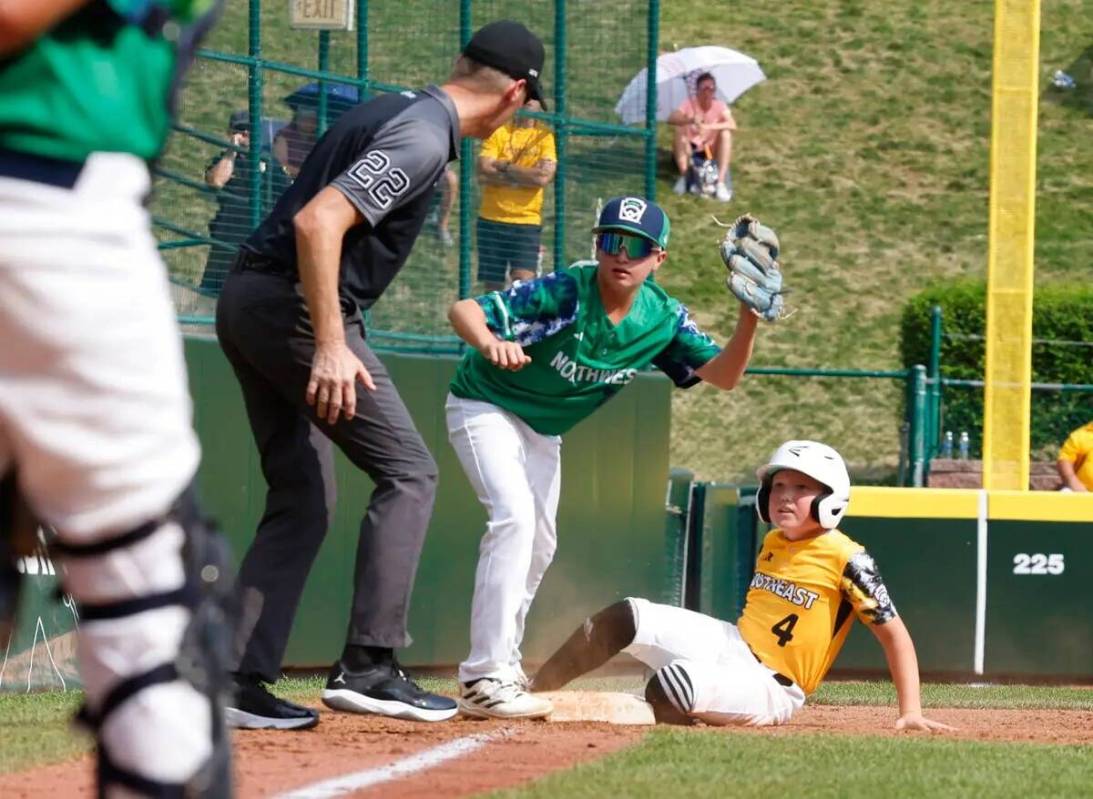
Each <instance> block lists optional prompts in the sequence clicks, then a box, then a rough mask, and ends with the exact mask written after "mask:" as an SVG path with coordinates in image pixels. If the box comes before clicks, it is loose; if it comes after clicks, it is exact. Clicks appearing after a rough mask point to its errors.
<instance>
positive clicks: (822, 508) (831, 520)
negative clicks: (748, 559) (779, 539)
mask: <svg viewBox="0 0 1093 799" xmlns="http://www.w3.org/2000/svg"><path fill="white" fill-rule="evenodd" d="M781 469H796V470H797V471H798V472H801V473H802V474H807V475H808V476H809V477H811V478H812V479H813V480H815V481H817V482H818V483H823V485H825V486H826V487H827V489H828V490H827V493H826V494H820V495H819V496H818V497H816V499H815V501H813V503H812V518H814V519H815V520H816V521H818V522H819V523H820V526H821V527H823V528H824V529H825V530H831V529H834V528H835V527H838V525H839V520H840V519H842V517H843V514H844V513H846V506H847V505H848V504H849V503H850V475H849V474H847V471H846V464H845V463H844V462H843V459H842V456H841V455H839V453H838V452H836V451H835V450H834V449H832V448H831V447H829V446H828V445H827V444H821V443H820V442H818V441H787V442H786V443H785V444H783V445H782V446H780V447H778V449H776V450H775V451H774V454H773V455H772V456H771V458H770V463H768V464H767V465H766V466H760V467H759V468H758V469H756V470H755V476H756V477H758V478H759V494H758V495H757V496H756V499H755V512H756V513H758V514H759V518H760V519H762V520H763V521H765V522H768V523H769V522H770V512H769V509H768V508H767V505H768V504H769V502H770V484H771V480H772V479H773V478H774V474H775V472H777V471H779V470H781Z"/></svg>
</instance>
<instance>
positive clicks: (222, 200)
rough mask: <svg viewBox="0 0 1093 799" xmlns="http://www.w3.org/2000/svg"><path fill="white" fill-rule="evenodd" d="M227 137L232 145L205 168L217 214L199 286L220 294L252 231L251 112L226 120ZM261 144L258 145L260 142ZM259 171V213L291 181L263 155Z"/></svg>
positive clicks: (210, 233)
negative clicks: (244, 241)
mask: <svg viewBox="0 0 1093 799" xmlns="http://www.w3.org/2000/svg"><path fill="white" fill-rule="evenodd" d="M228 141H229V142H231V145H232V146H231V147H229V148H227V149H226V150H223V151H222V152H221V153H220V154H219V155H217V156H216V157H214V158H213V159H212V160H211V161H210V162H209V165H208V166H207V167H206V168H205V183H206V184H207V185H208V186H211V187H212V188H214V189H218V191H217V194H216V203H217V210H216V215H215V216H214V217H213V218H212V220H210V222H209V237H210V238H211V239H213V243H212V244H211V245H209V257H208V260H207V261H206V262H205V273H204V274H203V275H202V277H201V285H200V286H198V290H199V291H200V292H201V293H203V294H213V295H215V294H219V293H220V287H221V285H222V284H223V282H224V276H225V275H227V273H228V269H229V268H231V264H232V261H233V260H234V258H235V253H236V250H237V249H238V248H239V245H240V244H241V243H242V241H243V239H245V238H246V237H247V236H248V235H249V234H250V231H251V228H252V227H253V223H254V219H253V218H252V214H251V192H252V191H253V189H252V187H251V174H252V173H251V162H250V157H249V154H248V152H247V150H248V149H249V148H250V143H251V137H250V114H249V113H248V112H247V111H236V112H235V113H233V114H232V115H231V119H230V120H229V121H228ZM259 146H261V145H259ZM258 171H259V174H260V175H261V184H260V189H261V209H260V214H259V215H260V216H261V215H264V214H266V213H267V212H268V211H269V209H270V208H272V207H273V203H274V202H276V200H277V198H278V197H280V196H281V193H282V192H283V191H284V190H285V189H287V188H288V186H289V184H290V183H292V180H291V178H289V176H288V174H286V173H285V171H284V170H283V169H282V168H281V166H280V165H279V164H278V163H277V162H276V161H273V162H271V161H270V158H269V156H268V155H265V154H264V155H263V157H262V158H261V160H259V162H258Z"/></svg>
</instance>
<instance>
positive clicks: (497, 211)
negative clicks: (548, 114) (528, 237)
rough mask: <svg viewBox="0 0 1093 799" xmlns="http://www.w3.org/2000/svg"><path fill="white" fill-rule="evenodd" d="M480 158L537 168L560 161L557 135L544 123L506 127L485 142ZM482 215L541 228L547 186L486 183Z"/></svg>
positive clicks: (483, 189)
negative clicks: (542, 163)
mask: <svg viewBox="0 0 1093 799" xmlns="http://www.w3.org/2000/svg"><path fill="white" fill-rule="evenodd" d="M479 155H480V156H484V157H486V158H492V159H494V160H495V161H507V162H509V163H510V164H516V165H517V166H522V167H535V166H538V165H539V162H540V161H557V160H558V155H557V152H556V151H555V149H554V134H553V133H551V131H550V129H549V128H547V127H545V126H544V125H543V124H542V123H541V122H536V123H535V125H534V127H522V126H521V125H518V124H516V123H514V122H509V123H508V124H507V125H502V126H501V127H499V128H498V129H497V130H495V131H494V132H493V135H491V136H490V137H489V138H488V139H486V140H485V141H484V142H482V151H481V152H480V153H479ZM478 215H479V216H481V217H482V218H483V219H488V220H490V221H491V222H505V223H506V224H510V225H541V224H543V187H542V186H505V185H498V184H496V183H486V184H483V186H482V205H481V208H480V209H479V212H478Z"/></svg>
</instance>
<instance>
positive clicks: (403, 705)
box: [323, 661, 459, 721]
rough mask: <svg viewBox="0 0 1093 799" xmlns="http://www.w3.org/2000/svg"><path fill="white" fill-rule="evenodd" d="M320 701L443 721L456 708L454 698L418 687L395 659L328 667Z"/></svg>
mask: <svg viewBox="0 0 1093 799" xmlns="http://www.w3.org/2000/svg"><path fill="white" fill-rule="evenodd" d="M323 704H324V705H326V706H327V707H329V708H332V709H334V710H346V711H349V712H350V713H378V714H379V715H381V716H391V717H393V718H396V719H411V720H413V721H444V720H445V719H450V718H451V717H452V716H454V715H455V714H456V713H458V712H459V706H458V705H457V704H456V702H455V700H454V699H451V698H449V697H447V696H439V695H437V694H431V693H429V692H428V691H425V690H422V688H421V686H419V685H418V684H417V683H415V682H414V681H413V680H411V679H410V677H409V676H408V675H407V674H406V672H404V671H403V670H402V668H401V667H400V666H399V664H398V663H397V662H391V663H383V664H379V665H376V666H372V667H371V668H369V669H368V670H366V671H360V672H351V671H349V670H348V669H347V668H345V667H344V666H343V665H342V664H341V662H340V661H339V662H338V663H335V664H334V665H333V666H332V667H331V669H330V677H329V678H328V679H327V681H326V689H325V690H324V691H323Z"/></svg>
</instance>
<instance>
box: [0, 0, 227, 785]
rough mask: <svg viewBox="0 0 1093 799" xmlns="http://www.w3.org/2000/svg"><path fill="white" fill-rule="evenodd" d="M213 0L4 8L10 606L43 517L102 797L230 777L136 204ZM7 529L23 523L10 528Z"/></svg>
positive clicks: (0, 10)
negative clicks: (21, 556) (66, 600)
mask: <svg viewBox="0 0 1093 799" xmlns="http://www.w3.org/2000/svg"><path fill="white" fill-rule="evenodd" d="M217 10H218V6H217V4H216V3H214V2H212V0H173V1H172V2H167V0H162V1H161V2H157V1H156V0H151V1H149V0H11V1H9V2H6V3H4V4H3V5H2V6H0V59H2V60H0V339H2V340H3V341H4V347H3V348H2V349H0V375H2V378H0V473H2V474H4V475H6V477H5V484H4V489H3V493H4V499H5V502H4V507H3V512H4V519H3V529H2V530H0V538H2V539H4V540H5V542H6V543H5V545H4V547H3V550H4V555H5V558H4V563H3V564H0V569H2V570H3V582H4V584H5V586H4V588H3V590H2V593H3V595H4V596H5V597H6V599H5V601H4V607H3V610H4V612H6V613H9V614H10V613H12V612H13V602H12V601H11V597H12V596H13V594H14V590H13V581H12V580H11V577H12V575H13V573H14V570H13V569H11V568H10V558H11V556H12V554H13V553H14V554H18V552H19V546H20V545H19V543H18V540H14V539H17V538H18V539H22V540H24V541H25V540H26V537H27V535H31V536H33V534H34V531H35V530H36V528H37V526H38V521H37V520H41V523H42V524H45V525H48V526H50V527H52V528H53V529H54V530H55V531H56V536H57V537H56V541H55V542H54V543H53V545H52V546H51V554H52V557H53V558H54V560H55V561H56V562H57V564H58V567H59V571H60V573H61V574H62V575H63V577H62V580H63V585H64V588H65V590H66V591H67V592H68V593H69V594H71V595H72V596H73V597H74V598H75V599H76V600H77V601H78V602H79V603H80V618H81V626H80V629H79V638H78V652H79V660H80V671H81V675H82V678H83V682H84V687H85V689H86V706H85V708H84V710H83V711H82V712H81V719H82V721H84V722H85V723H86V724H87V726H88V727H89V728H90V729H91V730H92V731H93V733H94V735H95V738H96V743H97V747H98V752H97V756H98V785H99V793H100V795H108V796H116V795H121V794H124V795H126V796H133V795H142V796H157V797H158V796H183V795H185V796H200V797H218V796H228V795H230V793H231V781H230V773H231V771H230V763H229V751H230V750H229V746H228V741H227V738H226V736H225V731H224V724H223V719H222V710H221V704H222V703H221V696H220V695H221V693H222V692H223V690H224V688H225V679H226V675H225V663H226V659H227V654H228V652H227V650H228V647H229V638H230V633H231V625H230V624H229V620H228V619H227V618H226V610H225V608H226V606H227V604H228V603H227V597H228V596H229V595H230V590H229V587H228V585H227V583H228V578H229V566H228V558H227V552H226V549H225V545H224V544H223V541H222V539H221V538H220V536H219V535H218V534H217V533H216V532H215V531H214V530H212V529H211V528H210V527H209V526H208V524H207V523H206V522H205V521H204V520H203V519H202V517H201V515H200V513H199V511H198V508H197V506H196V503H195V501H194V499H193V496H192V492H191V490H190V488H189V486H190V483H191V481H192V480H193V477H194V474H195V471H196V469H197V463H198V458H199V450H198V445H197V440H196V437H195V436H194V433H193V429H192V427H191V404H190V398H189V394H188V391H187V387H186V372H185V365H184V362H183V357H182V346H181V340H180V337H179V333H178V328H177V326H176V323H175V321H174V320H175V314H174V309H173V307H172V305H171V300H170V297H169V295H168V290H167V280H166V274H165V270H164V266H163V263H162V261H161V260H160V259H159V256H158V254H157V252H156V243H155V240H154V239H153V237H152V235H151V233H150V230H149V217H148V212H147V210H146V209H145V207H144V202H145V199H146V198H147V195H148V192H149V189H150V187H151V182H150V177H149V169H148V162H149V161H151V160H152V159H155V158H156V157H157V156H158V155H159V154H160V152H161V150H162V148H163V146H164V143H165V141H166V138H167V133H168V130H169V125H170V104H171V101H172V95H173V93H174V90H175V89H176V88H177V86H178V77H179V75H180V73H181V71H182V70H183V68H184V67H185V66H186V65H187V64H188V62H189V60H190V56H191V54H192V50H193V48H194V46H195V44H196V41H197V39H198V38H199V36H200V34H202V33H203V32H204V31H205V30H207V28H208V27H209V26H210V25H211V24H212V22H213V20H214V18H215V13H216V11H217ZM17 533H18V535H17Z"/></svg>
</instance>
